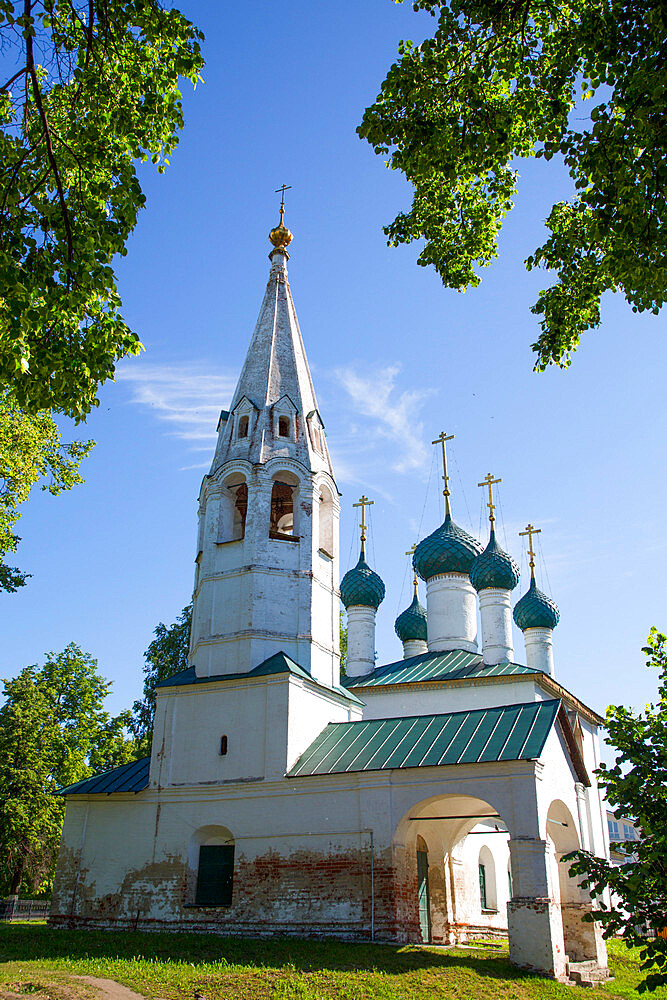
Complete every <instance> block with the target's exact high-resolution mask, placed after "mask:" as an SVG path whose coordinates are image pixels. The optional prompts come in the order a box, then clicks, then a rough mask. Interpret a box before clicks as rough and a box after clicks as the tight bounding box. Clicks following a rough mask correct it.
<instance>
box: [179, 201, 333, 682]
mask: <svg viewBox="0 0 667 1000" xmlns="http://www.w3.org/2000/svg"><path fill="white" fill-rule="evenodd" d="M269 239H270V241H271V243H272V244H273V249H272V251H271V253H270V254H269V258H270V260H271V270H270V272H269V281H268V284H267V287H266V292H265V294H264V300H263V302H262V306H261V309H260V313H259V318H258V320H257V325H256V327H255V331H254V333H253V335H252V339H251V341H250V347H249V349H248V354H247V357H246V359H245V363H244V365H243V369H242V371H241V375H240V378H239V381H238V385H237V386H236V391H235V392H234V397H233V399H232V402H231V407H230V410H229V412H227V411H224V410H223V412H222V414H221V416H220V422H219V424H218V442H217V446H216V450H215V456H214V458H213V463H212V465H211V471H210V472H209V474H208V475H207V476H205V477H204V481H203V483H202V488H201V493H200V497H199V532H198V544H197V557H196V564H197V565H196V575H195V588H194V598H193V600H194V607H193V615H192V639H191V646H190V662H191V664H193V665H194V667H195V670H196V673H197V676H198V677H214V676H220V675H224V674H236V673H241V674H244V673H248V672H249V671H250V670H253V669H254V668H255V667H258V666H260V665H261V664H262V663H263V662H264V661H265V660H267V659H268V658H269V657H270V656H272V655H273V654H275V653H277V652H280V651H282V652H284V653H286V654H287V656H289V657H290V658H291V659H292V660H294V661H295V662H296V663H297V664H298V665H299V666H300V667H302V668H303V669H304V670H306V671H307V672H308V673H310V674H311V675H312V676H313V678H314V679H315V680H317V681H319V682H320V683H322V684H326V685H328V686H337V685H338V683H339V671H340V649H339V596H338V595H339V591H338V580H339V558H338V556H339V553H338V521H339V513H340V507H339V503H338V490H337V488H336V483H335V480H334V475H333V470H332V467H331V460H330V458H329V452H328V449H327V444H326V439H325V436H324V424H323V423H322V419H321V417H320V414H319V410H318V407H317V400H316V398H315V390H314V388H313V382H312V378H311V375H310V370H309V368H308V361H307V360H306V353H305V350H304V346H303V340H302V337H301V331H300V329H299V322H298V320H297V316H296V310H295V308H294V302H293V300H292V294H291V291H290V286H289V281H288V278H287V261H288V260H289V253H288V251H287V247H288V246H289V244H290V243H291V241H292V234H291V233H290V231H289V229H287V227H286V226H285V224H284V191H283V203H282V204H281V208H280V222H279V224H278V226H276V228H275V229H272V230H271V232H270V234H269Z"/></svg>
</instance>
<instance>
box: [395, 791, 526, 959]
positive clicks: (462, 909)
mask: <svg viewBox="0 0 667 1000" xmlns="http://www.w3.org/2000/svg"><path fill="white" fill-rule="evenodd" d="M508 842H509V832H508V830H507V827H506V824H505V823H504V822H503V820H502V818H501V817H500V816H499V814H498V812H497V811H496V809H495V808H494V807H493V805H492V804H491V803H489V802H488V801H485V800H483V799H480V798H477V797H473V796H469V795H465V794H455V793H452V794H449V795H447V794H445V795H439V796H435V797H433V798H430V799H424V800H423V801H422V802H418V803H417V804H416V805H415V806H413V807H412V809H410V811H409V812H408V813H407V814H405V815H404V817H403V819H402V820H401V822H400V823H399V824H398V826H397V828H396V832H395V835H394V851H395V864H396V866H397V869H398V870H399V871H400V870H401V869H402V868H404V870H405V879H406V885H405V887H404V888H403V887H400V886H399V888H398V890H397V891H399V892H402V893H403V894H404V895H405V896H406V897H407V898H408V899H414V901H415V905H414V909H413V910H412V912H410V910H409V909H408V911H407V912H406V914H405V923H406V925H407V926H410V927H414V938H413V940H417V941H419V940H425V938H424V936H423V905H424V904H423V900H424V889H425V883H424V880H423V872H424V864H425V862H428V900H429V921H430V923H429V926H430V940H431V941H432V942H434V943H436V944H440V943H443V944H456V943H466V942H468V941H472V940H474V939H475V938H479V937H489V936H491V937H499V938H504V937H506V935H507V906H506V902H507V899H508V898H509V896H508V892H507V888H506V887H505V885H504V883H503V885H502V886H499V885H498V879H497V873H498V872H505V871H507V867H508V862H509V846H508ZM425 847H427V850H428V856H427V857H425V858H423V859H421V861H420V857H419V855H418V856H417V864H416V865H415V862H414V860H411V858H414V854H413V853H412V852H413V850H414V851H424V849H425ZM403 859H405V860H403ZM480 863H482V864H483V865H484V867H485V875H486V904H487V905H486V907H484V908H483V907H482V905H481V902H482V900H481V897H480Z"/></svg>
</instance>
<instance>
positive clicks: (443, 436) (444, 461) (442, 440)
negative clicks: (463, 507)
mask: <svg viewBox="0 0 667 1000" xmlns="http://www.w3.org/2000/svg"><path fill="white" fill-rule="evenodd" d="M453 438H454V435H453V434H450V435H449V436H448V435H447V434H445V432H444V431H440V434H439V435H438V437H437V438H436V439H435V441H431V444H441V445H442V472H443V476H442V478H443V481H444V484H445V488H444V490H443V491H442V495H443V497H444V498H445V509H446V511H447V513H448V514H451V513H452V511H451V507H450V505H449V476H448V475H447V441H452V440H453Z"/></svg>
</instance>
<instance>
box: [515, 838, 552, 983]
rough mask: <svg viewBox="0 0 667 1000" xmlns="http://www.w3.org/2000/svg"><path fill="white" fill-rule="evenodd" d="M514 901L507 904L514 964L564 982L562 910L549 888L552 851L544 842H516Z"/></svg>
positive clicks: (520, 840)
mask: <svg viewBox="0 0 667 1000" xmlns="http://www.w3.org/2000/svg"><path fill="white" fill-rule="evenodd" d="M509 849H510V858H511V864H512V891H513V895H512V898H511V899H510V900H509V902H508V904H507V931H508V936H509V946H510V962H511V963H512V965H518V966H520V967H521V968H524V969H530V970H531V971H532V972H538V973H541V974H542V975H547V976H553V977H554V978H555V979H559V980H564V979H565V978H566V975H567V956H566V954H565V942H564V940H563V923H562V920H561V915H560V907H559V906H558V904H557V903H555V902H554V900H553V897H552V895H551V892H550V888H549V876H548V847H547V844H546V842H545V841H544V840H538V839H534V838H531V837H520V838H512V839H511V840H510V842H509Z"/></svg>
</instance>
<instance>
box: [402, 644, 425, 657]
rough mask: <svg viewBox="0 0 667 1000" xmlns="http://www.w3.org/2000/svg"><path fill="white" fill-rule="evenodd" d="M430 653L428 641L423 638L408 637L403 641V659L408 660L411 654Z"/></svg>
mask: <svg viewBox="0 0 667 1000" xmlns="http://www.w3.org/2000/svg"><path fill="white" fill-rule="evenodd" d="M422 653H428V643H426V642H424V640H423V639H406V640H405V642H404V643H403V659H404V660H407V659H409V658H410V657H411V656H421V654H422Z"/></svg>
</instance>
